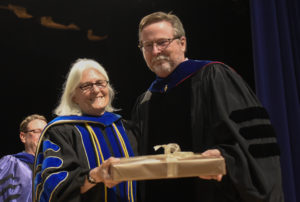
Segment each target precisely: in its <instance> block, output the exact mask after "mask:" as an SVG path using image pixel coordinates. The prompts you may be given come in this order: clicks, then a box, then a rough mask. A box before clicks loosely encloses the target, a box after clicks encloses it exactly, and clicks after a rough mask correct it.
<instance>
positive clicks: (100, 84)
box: [79, 80, 108, 91]
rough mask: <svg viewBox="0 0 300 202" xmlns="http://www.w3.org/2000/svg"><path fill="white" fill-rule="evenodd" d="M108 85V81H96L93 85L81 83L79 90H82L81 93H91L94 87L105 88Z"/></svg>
mask: <svg viewBox="0 0 300 202" xmlns="http://www.w3.org/2000/svg"><path fill="white" fill-rule="evenodd" d="M107 84H108V81H106V80H99V81H96V82H95V83H91V82H86V83H83V84H81V85H80V86H79V88H80V89H81V90H82V91H91V90H92V89H94V85H95V86H96V87H97V88H100V89H102V88H105V87H106V86H107Z"/></svg>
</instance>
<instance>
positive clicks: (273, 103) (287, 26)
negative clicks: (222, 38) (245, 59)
mask: <svg viewBox="0 0 300 202" xmlns="http://www.w3.org/2000/svg"><path fill="white" fill-rule="evenodd" d="M250 12H251V14H250V15H251V26H252V41H253V56H254V72H255V83H256V93H257V96H258V97H259V99H260V100H261V102H262V104H263V105H264V106H265V108H266V109H267V110H268V112H269V114H270V118H271V121H272V123H273V125H274V127H275V130H276V132H277V137H278V143H279V146H280V150H281V167H282V179H283V189H284V194H285V201H288V202H297V201H300V192H299V190H300V172H299V170H300V161H299V160H297V159H299V158H300V1H299V0H250ZM297 199H298V200H297Z"/></svg>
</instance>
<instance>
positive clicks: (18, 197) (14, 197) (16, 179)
mask: <svg viewBox="0 0 300 202" xmlns="http://www.w3.org/2000/svg"><path fill="white" fill-rule="evenodd" d="M46 125H47V120H46V118H45V117H44V116H41V115H38V114H33V115H30V116H27V117H26V118H25V119H24V120H23V121H22V122H21V124H20V139H21V141H22V143H24V146H25V151H23V152H20V153H17V154H13V155H7V156H4V157H3V158H1V159H0V201H20V202H27V201H30V202H31V201H32V197H31V196H32V191H31V190H32V186H31V184H32V168H33V163H34V155H35V151H36V147H37V144H38V140H39V137H40V134H41V132H42V130H43V129H44V127H45V126H46Z"/></svg>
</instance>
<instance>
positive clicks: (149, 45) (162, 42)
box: [138, 36, 180, 52]
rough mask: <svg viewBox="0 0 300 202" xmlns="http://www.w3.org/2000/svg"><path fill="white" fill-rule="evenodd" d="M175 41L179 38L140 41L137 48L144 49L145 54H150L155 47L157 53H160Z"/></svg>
mask: <svg viewBox="0 0 300 202" xmlns="http://www.w3.org/2000/svg"><path fill="white" fill-rule="evenodd" d="M176 39H180V37H179V36H178V37H174V38H171V39H158V40H156V41H144V42H143V41H140V43H139V45H138V47H139V48H140V49H141V50H143V49H144V50H145V51H147V52H151V51H152V50H153V46H156V48H157V49H158V50H159V51H162V50H164V49H166V48H167V47H168V46H169V45H170V44H171V43H172V42H173V41H174V40H176Z"/></svg>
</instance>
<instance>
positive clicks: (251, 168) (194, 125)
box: [132, 60, 284, 202]
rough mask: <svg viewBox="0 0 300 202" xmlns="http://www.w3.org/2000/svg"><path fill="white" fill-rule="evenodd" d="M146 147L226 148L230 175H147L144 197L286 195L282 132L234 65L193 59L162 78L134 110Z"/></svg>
mask: <svg viewBox="0 0 300 202" xmlns="http://www.w3.org/2000/svg"><path fill="white" fill-rule="evenodd" d="M132 118H133V120H134V121H135V122H136V123H137V126H138V128H139V133H140V139H139V152H140V154H144V155H146V154H154V153H155V152H154V150H153V146H155V145H158V144H167V143H178V144H179V145H180V146H181V148H182V151H193V152H204V151H205V150H207V149H219V150H220V151H221V153H222V156H223V157H224V158H225V162H226V169H227V174H226V175H225V176H224V177H223V179H222V181H221V182H217V181H215V180H202V179H200V178H198V177H195V178H179V179H168V180H148V181H143V182H140V188H141V189H140V191H141V192H140V193H141V198H142V202H148V201H149V202H150V201H157V202H159V201H189V202H190V201H201V202H202V201H203V202H229V201H230V202H267V201H268V202H279V201H283V200H284V199H283V192H282V186H281V169H280V159H279V149H278V145H277V143H276V135H275V132H274V130H273V128H272V125H271V123H270V120H269V117H268V114H267V112H266V110H265V109H264V108H263V107H262V106H261V104H260V102H259V100H258V99H257V97H256V96H255V94H254V93H253V92H252V90H251V89H250V88H249V87H248V85H247V84H246V83H245V82H244V80H243V79H242V78H241V77H240V76H239V75H238V74H237V73H236V72H235V71H234V70H233V69H231V68H230V67H228V66H226V65H225V64H223V63H219V62H210V61H195V60H187V61H185V62H183V63H182V64H180V65H179V66H178V67H177V68H176V69H175V71H174V72H173V73H172V74H171V75H169V76H168V77H167V78H164V79H163V78H157V79H156V80H155V81H154V82H153V83H152V85H151V87H150V88H149V90H147V91H146V92H145V93H144V94H142V95H141V96H140V97H139V98H138V100H137V102H136V105H135V107H134V109H133V112H132Z"/></svg>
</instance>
